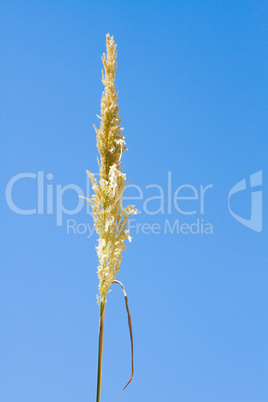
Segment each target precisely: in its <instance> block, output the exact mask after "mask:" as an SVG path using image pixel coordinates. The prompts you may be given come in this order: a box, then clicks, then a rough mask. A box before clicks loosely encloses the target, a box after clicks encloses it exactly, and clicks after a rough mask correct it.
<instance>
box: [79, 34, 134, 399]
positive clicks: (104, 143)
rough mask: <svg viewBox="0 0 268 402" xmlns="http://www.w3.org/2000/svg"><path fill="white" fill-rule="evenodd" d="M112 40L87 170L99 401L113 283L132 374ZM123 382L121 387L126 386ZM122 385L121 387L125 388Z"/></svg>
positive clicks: (130, 209) (121, 143) (127, 212)
mask: <svg viewBox="0 0 268 402" xmlns="http://www.w3.org/2000/svg"><path fill="white" fill-rule="evenodd" d="M116 56H117V52H116V44H115V42H114V39H113V37H112V36H110V35H109V34H107V35H106V54H105V53H104V54H103V57H102V62H103V67H104V70H102V82H103V85H104V92H103V94H102V99H101V116H98V117H99V119H100V127H99V128H96V127H95V126H94V128H95V131H96V134H97V148H98V150H99V154H100V160H99V159H98V164H99V173H100V178H99V182H98V181H97V179H96V178H95V177H94V175H93V174H92V173H90V172H89V171H87V173H88V175H89V177H90V180H91V184H92V188H93V190H94V194H93V196H92V198H91V199H88V198H86V199H87V200H88V202H89V203H90V205H91V208H92V216H93V219H94V225H95V229H96V232H97V234H98V235H99V238H98V245H97V247H96V251H97V256H98V270H97V273H98V278H99V294H98V295H97V299H98V303H99V306H100V318H99V350H98V375H97V393H96V401H97V402H100V395H101V378H102V354H103V330H104V317H105V306H106V302H107V294H108V293H109V291H110V287H111V285H112V284H113V283H118V284H120V285H121V287H122V289H123V292H124V296H125V302H126V309H127V313H128V324H129V330H130V338H131V351H132V370H131V377H130V380H129V381H128V383H127V384H126V386H127V385H128V384H129V382H130V381H131V379H132V377H133V337H132V326H131V317H130V313H129V308H128V300H127V295H126V292H125V289H124V286H123V285H122V283H121V282H119V281H117V280H116V278H117V276H118V274H119V269H120V266H121V261H122V252H123V250H125V249H126V244H125V242H126V241H131V237H130V235H129V229H128V219H129V217H130V216H131V215H133V214H135V213H136V212H137V211H136V209H135V208H134V206H133V205H129V206H126V207H124V206H123V200H122V196H123V192H124V189H125V187H126V184H127V181H126V174H125V173H123V167H122V164H121V158H122V155H123V152H124V151H125V150H126V149H127V148H126V142H125V136H124V135H123V134H122V131H123V127H121V118H120V116H119V106H118V93H117V92H116V86H115V73H116V67H117V63H116ZM126 386H125V387H126ZM125 387H124V388H125Z"/></svg>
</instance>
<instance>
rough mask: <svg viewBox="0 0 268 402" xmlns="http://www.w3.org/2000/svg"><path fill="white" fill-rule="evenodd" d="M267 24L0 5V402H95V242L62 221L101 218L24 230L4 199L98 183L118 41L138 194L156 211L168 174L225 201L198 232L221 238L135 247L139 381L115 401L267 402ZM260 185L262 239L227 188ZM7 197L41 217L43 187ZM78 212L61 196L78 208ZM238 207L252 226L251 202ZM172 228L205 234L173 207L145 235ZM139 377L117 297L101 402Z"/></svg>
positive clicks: (220, 8) (130, 281) (264, 9)
mask: <svg viewBox="0 0 268 402" xmlns="http://www.w3.org/2000/svg"><path fill="white" fill-rule="evenodd" d="M267 16H268V5H267V2H265V1H243V2H242V1H216V2H215V1H212V0H211V1H202V2H200V1H191V2H187V1H168V2H164V1H154V2H152V1H150V2H149V1H140V0H136V1H135V2H134V1H133V2H130V1H113V2H109V1H81V0H78V1H23V2H20V1H5V0H4V1H2V2H1V5H0V19H1V23H0V25H1V49H0V52H1V70H0V80H1V88H0V90H1V105H0V106H1V123H0V124H1V141H2V146H1V162H2V163H1V164H2V167H1V172H2V173H1V188H2V190H1V193H2V196H1V212H2V216H3V219H2V225H1V243H2V247H1V261H2V264H1V274H0V313H1V316H0V323H1V331H0V345H1V349H0V353H1V354H0V385H1V391H0V394H1V397H0V399H1V402H2V401H3V402H54V401H55V402H74V401H75V402H78V401H79V402H88V401H94V400H95V388H96V369H97V345H98V314H99V310H98V306H97V304H96V293H97V285H98V280H97V275H96V266H97V258H96V255H95V250H94V247H95V245H96V236H94V237H92V238H90V239H88V238H87V237H86V235H84V236H83V235H78V234H77V235H74V234H73V233H71V234H69V235H67V233H66V221H67V219H68V218H74V219H76V221H77V222H78V223H79V222H89V223H91V222H92V219H91V217H90V215H87V214H86V208H84V209H83V211H82V212H81V213H80V214H79V215H76V216H74V217H69V216H67V217H64V221H63V226H62V227H57V226H56V216H55V213H54V214H53V215H47V214H44V215H32V216H21V215H17V214H15V213H14V212H12V211H11V210H10V209H9V208H8V206H7V204H6V201H5V196H4V191H5V188H6V185H7V183H8V181H9V180H10V178H11V177H12V176H13V175H15V174H17V173H20V172H32V173H37V171H44V172H45V174H48V173H52V174H53V175H54V179H53V180H52V181H50V182H48V181H47V180H46V184H49V183H50V184H53V187H54V189H55V187H56V184H59V185H62V186H64V185H66V184H69V183H75V184H77V185H79V186H80V187H81V188H83V189H85V187H86V174H85V170H86V169H89V170H91V171H93V172H96V171H97V162H96V157H97V149H96V139H95V132H94V130H93V127H92V125H93V123H94V124H98V123H99V121H98V119H97V118H96V114H97V113H99V112H100V99H101V93H102V90H103V87H102V83H101V68H102V64H101V55H102V53H103V52H104V51H105V35H106V33H107V32H109V33H110V34H111V35H114V37H115V41H116V42H117V43H118V71H117V81H116V83H117V88H118V90H119V104H120V113H121V117H122V125H123V126H124V127H125V132H124V133H125V135H126V141H127V145H128V147H129V151H128V152H126V153H125V154H124V164H125V171H126V173H127V177H128V179H130V180H131V183H133V184H137V185H139V186H141V188H142V189H143V191H144V194H145V198H146V197H147V198H148V197H151V196H153V195H157V191H155V190H154V189H145V186H146V185H149V184H153V183H154V184H159V185H161V186H163V188H164V189H165V194H166V183H167V172H168V171H171V172H172V185H173V189H174V190H175V189H176V188H177V187H178V186H179V185H181V184H185V183H190V184H192V185H194V186H196V187H199V186H200V185H201V184H204V185H207V184H213V186H214V187H213V189H212V190H210V191H209V192H208V193H207V198H206V204H205V215H204V217H203V219H205V221H207V222H211V223H212V224H213V226H214V234H213V235H210V236H208V235H181V234H179V235H177V234H173V235H171V234H166V235H164V234H160V235H144V234H135V233H132V235H133V242H132V243H131V244H130V245H129V246H128V249H127V251H126V252H125V254H124V258H123V263H122V268H121V271H120V277H119V278H120V280H122V281H123V283H124V284H125V286H126V289H127V292H128V295H129V305H130V309H131V313H132V321H133V328H134V343H135V345H134V346H135V377H134V380H133V383H132V384H131V385H130V386H129V387H128V388H127V389H126V391H125V392H124V393H123V394H122V396H121V398H120V399H121V400H122V401H129V402H130V401H134V402H137V401H155V402H163V401H182V402H203V401H204V402H215V401H217V402H227V401H228V402H267V400H268V386H267V374H268V350H267V336H268V331H267V330H268V325H267V318H268V316H267V311H268V308H267V307H268V306H267V284H268V283H267V282H268V281H267V279H268V274H267V210H266V205H267V201H266V200H267V195H266V191H267V187H266V172H267V168H268V164H267V142H268V141H267V127H268V118H267V101H268V99H267V98H268V96H267V91H268V80H267V68H268V57H267V40H268V32H267V24H268V18H267ZM258 170H263V175H264V186H263V191H264V193H263V196H264V211H263V212H264V215H263V232H262V233H256V232H254V231H252V230H250V229H248V228H246V227H244V226H242V225H240V224H239V223H238V222H236V221H235V220H234V219H233V218H232V217H231V215H230V214H229V212H228V208H227V195H228V192H229V190H230V189H231V187H232V186H233V185H234V184H235V183H237V182H238V181H240V180H242V179H243V178H246V179H247V180H248V177H249V175H250V174H252V173H254V172H256V171H258ZM13 196H14V201H15V202H16V203H17V204H18V205H19V206H20V207H24V208H34V207H35V206H36V182H35V181H34V180H30V179H28V180H24V181H21V182H19V183H17V185H16V186H15V187H14V194H13ZM76 198H77V196H76V194H75V192H72V191H69V192H66V194H65V196H64V205H65V206H66V208H74V207H75V205H76V202H77V201H76ZM55 202H56V200H55V197H54V203H55ZM137 205H138V207H139V208H141V206H142V204H141V202H140V201H138V202H137ZM185 205H186V204H185ZM191 206H192V204H187V208H189V209H191ZM150 207H151V208H152V209H153V208H155V209H157V202H155V204H154V203H153V202H152V203H151V204H150ZM165 208H166V206H165ZM185 208H186V207H185ZM233 208H234V210H235V211H236V212H237V213H239V214H240V215H242V216H245V217H247V218H248V217H249V215H250V192H249V190H248V191H245V192H244V193H241V194H240V195H239V196H237V198H236V199H234V203H233ZM197 217H198V214H197V215H196V216H195V217H194V219H196V218H197ZM166 218H168V219H170V221H174V220H175V219H177V218H179V219H181V220H182V221H186V222H187V221H189V222H190V221H191V220H193V217H192V218H189V219H188V217H181V216H180V215H179V214H178V212H177V211H176V210H175V209H174V208H173V212H172V214H171V215H167V210H165V214H164V215H161V214H157V215H154V216H148V215H146V214H145V213H142V214H141V215H139V216H138V217H137V220H138V221H139V222H140V223H141V222H151V223H152V222H158V223H160V224H161V225H162V224H163V222H164V220H165V219H166ZM129 372H130V342H129V334H128V328H127V318H126V314H125V307H124V299H123V296H122V293H121V290H120V288H117V287H116V286H115V287H114V288H113V289H112V293H110V294H109V297H108V304H107V312H106V321H105V338H104V362H103V388H102V401H103V402H104V401H114V400H115V399H116V397H117V395H118V394H119V392H120V390H121V389H122V387H123V386H124V384H125V382H126V381H127V379H128V376H129Z"/></svg>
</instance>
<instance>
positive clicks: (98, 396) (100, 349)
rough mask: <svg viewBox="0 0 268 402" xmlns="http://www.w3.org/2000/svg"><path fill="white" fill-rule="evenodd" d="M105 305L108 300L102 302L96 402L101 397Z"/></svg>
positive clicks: (98, 401)
mask: <svg viewBox="0 0 268 402" xmlns="http://www.w3.org/2000/svg"><path fill="white" fill-rule="evenodd" d="M105 304H106V300H105V301H101V302H100V324H99V356H98V380H97V399H96V402H100V396H101V375H102V351H103V329H104V315H105Z"/></svg>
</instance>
